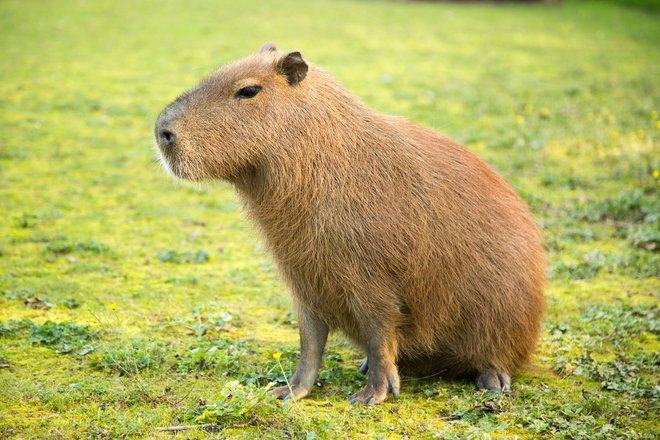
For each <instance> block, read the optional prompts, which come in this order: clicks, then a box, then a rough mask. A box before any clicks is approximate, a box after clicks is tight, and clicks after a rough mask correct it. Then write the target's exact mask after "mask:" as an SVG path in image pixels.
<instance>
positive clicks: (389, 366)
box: [350, 329, 400, 405]
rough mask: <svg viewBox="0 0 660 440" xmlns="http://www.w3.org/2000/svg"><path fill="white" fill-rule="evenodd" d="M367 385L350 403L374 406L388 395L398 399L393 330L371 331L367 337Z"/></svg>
mask: <svg viewBox="0 0 660 440" xmlns="http://www.w3.org/2000/svg"><path fill="white" fill-rule="evenodd" d="M366 346H367V361H366V363H367V365H368V375H369V376H368V378H367V385H366V386H365V387H364V389H363V390H362V391H360V392H359V393H356V394H354V395H353V396H351V398H350V401H351V403H364V404H367V405H375V404H377V403H381V402H383V401H384V400H386V399H387V396H388V394H389V393H392V394H393V395H394V397H399V387H400V381H399V372H398V371H397V368H396V354H397V342H396V335H395V333H394V331H393V330H384V329H378V330H372V331H371V334H370V335H367V343H366Z"/></svg>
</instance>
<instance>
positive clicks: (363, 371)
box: [358, 359, 369, 374]
mask: <svg viewBox="0 0 660 440" xmlns="http://www.w3.org/2000/svg"><path fill="white" fill-rule="evenodd" d="M358 371H359V372H360V374H367V372H369V362H368V361H367V359H365V360H364V362H362V365H360V370H358Z"/></svg>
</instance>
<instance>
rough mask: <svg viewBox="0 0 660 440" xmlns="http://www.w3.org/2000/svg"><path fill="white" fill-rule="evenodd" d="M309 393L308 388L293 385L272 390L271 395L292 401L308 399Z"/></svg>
mask: <svg viewBox="0 0 660 440" xmlns="http://www.w3.org/2000/svg"><path fill="white" fill-rule="evenodd" d="M309 391H310V390H308V389H307V388H304V387H302V386H300V385H293V384H292V385H291V387H289V386H288V385H287V386H285V387H278V388H273V389H272V390H270V394H271V395H273V396H275V397H277V398H278V399H283V400H287V399H291V398H293V399H294V400H298V399H302V398H303V397H307V396H308V395H309Z"/></svg>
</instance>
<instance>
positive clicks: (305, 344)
mask: <svg viewBox="0 0 660 440" xmlns="http://www.w3.org/2000/svg"><path fill="white" fill-rule="evenodd" d="M298 322H299V327H298V329H299V333H300V361H299V362H298V366H297V367H296V373H295V374H294V375H293V377H292V378H291V380H290V381H289V385H287V386H285V387H279V388H274V389H273V390H271V391H270V393H271V394H272V395H274V396H275V397H277V398H279V399H290V398H293V399H302V398H303V397H306V396H307V395H308V394H309V393H310V391H312V387H313V386H314V382H316V376H317V375H318V372H319V368H321V362H322V357H323V349H324V348H325V342H326V340H327V338H328V327H327V326H326V325H325V323H324V322H323V321H321V320H320V319H318V318H317V317H316V316H314V315H313V314H312V313H310V312H309V311H308V310H307V309H305V308H304V307H302V306H300V305H299V306H298Z"/></svg>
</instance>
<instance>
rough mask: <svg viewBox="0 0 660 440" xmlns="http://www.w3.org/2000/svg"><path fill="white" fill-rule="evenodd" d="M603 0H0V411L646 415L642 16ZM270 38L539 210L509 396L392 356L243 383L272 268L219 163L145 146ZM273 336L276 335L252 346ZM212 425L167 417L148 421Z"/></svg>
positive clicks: (252, 363) (649, 407) (553, 417)
mask: <svg viewBox="0 0 660 440" xmlns="http://www.w3.org/2000/svg"><path fill="white" fill-rule="evenodd" d="M652 14H653V13H652V12H644V11H643V10H636V9H626V8H625V7H623V6H617V5H614V4H605V3H603V2H596V3H583V2H566V3H564V4H562V5H559V6H556V5H555V6H552V5H542V4H535V5H531V6H514V5H499V6H489V5H485V4H467V5H460V4H455V3H453V4H437V3H422V2H420V3H417V2H401V3H400V2H381V1H363V2H356V1H337V2H329V1H327V2H321V1H318V2H297V1H285V2H260V1H241V2H229V1H227V2H214V1H195V2H185V1H140V2H129V1H125V0H121V1H115V2H109V1H108V2H97V1H87V2H83V1H77V2H64V1H40V2H27V1H20V0H3V1H2V2H0V47H1V48H2V49H1V50H2V54H3V56H2V60H1V61H0V209H1V214H2V215H1V216H0V437H2V438H7V437H9V438H13V437H16V438H19V437H20V438H63V439H68V438H83V437H91V438H97V437H100V438H122V437H129V438H134V437H144V438H171V437H172V436H176V437H177V438H215V437H217V438H227V437H230V438H246V439H251V438H255V436H257V435H258V436H260V437H261V438H306V439H314V438H363V437H364V438H410V439H412V438H461V439H462V438H479V439H482V438H484V439H485V438H530V439H536V438H548V439H550V438H552V439H554V438H570V439H577V438H584V439H594V438H603V439H610V438H632V439H636V438H640V439H642V438H658V437H659V436H660V425H659V424H658V420H659V417H660V414H659V398H660V386H659V382H658V380H659V379H658V378H659V365H660V359H659V354H658V353H659V352H660V342H659V340H658V334H659V332H660V316H659V315H660V314H659V309H658V299H659V295H660V281H659V277H660V252H659V249H660V226H659V225H660V197H659V195H660V176H659V175H658V170H659V168H660V148H659V147H658V144H659V140H660V118H659V116H658V111H660V90H659V88H660V83H659V81H658V79H659V78H660V47H659V46H658V42H660V25H659V23H660V21H659V20H658V18H659V16H658V15H657V13H655V15H652ZM266 41H273V42H275V43H277V44H278V46H279V47H281V48H284V49H290V50H300V51H301V52H302V53H303V55H304V56H305V57H306V58H307V59H308V60H309V61H311V62H313V63H315V64H317V65H320V66H323V67H325V68H326V69H327V70H328V71H330V72H331V73H332V74H333V75H334V76H335V77H337V78H338V79H339V80H340V81H341V82H342V83H343V84H344V85H346V86H347V87H348V88H349V89H350V90H352V91H353V92H354V93H355V94H356V95H358V96H360V97H361V98H362V99H363V100H364V101H365V102H367V103H368V104H369V105H370V106H372V107H374V108H376V109H379V110H381V111H383V112H386V113H391V114H399V115H403V116H406V117H408V118H410V119H412V120H414V121H416V122H418V123H420V124H422V125H425V126H428V127H432V128H434V129H436V130H438V131H440V132H442V133H445V134H447V135H449V136H450V137H453V138H455V139H457V140H458V141H460V142H462V143H464V144H465V145H466V146H468V147H469V148H470V149H472V150H473V151H475V152H477V153H478V154H479V155H480V156H482V157H484V158H485V159H486V160H487V161H488V162H490V163H491V164H493V165H494V166H495V167H496V168H497V169H498V170H500V171H501V172H502V173H503V174H504V175H505V176H506V178H507V179H508V180H509V182H511V184H512V185H513V186H514V187H515V188H516V190H518V191H519V192H520V193H521V194H522V196H523V197H524V199H525V200H526V201H527V202H528V203H529V205H530V206H531V208H532V211H533V212H534V215H535V216H536V218H537V219H538V221H539V223H540V224H541V225H542V227H543V229H544V234H545V239H546V247H547V250H548V271H549V274H550V282H549V286H548V288H547V296H548V312H547V318H546V320H545V324H544V331H543V337H542V340H541V342H540V344H539V350H538V353H537V354H536V355H535V356H534V358H533V360H532V363H531V365H530V366H529V367H528V368H527V369H526V370H525V371H523V372H521V373H520V374H519V375H518V376H517V379H516V380H515V381H514V384H513V393H512V394H511V395H510V396H492V395H487V394H479V393H476V392H475V390H474V385H473V384H472V383H469V382H462V381H443V380H405V381H404V382H403V385H402V390H401V397H400V399H399V400H397V401H393V400H389V401H387V402H386V403H384V404H382V405H380V406H377V407H361V406H351V405H350V404H348V402H347V397H348V396H349V395H351V394H352V393H354V392H356V391H358V390H359V389H360V388H361V386H362V385H363V383H364V381H365V379H364V378H363V377H362V376H360V375H359V374H358V373H357V369H358V366H359V364H360V361H361V360H362V356H363V355H362V354H361V353H359V352H357V351H356V350H355V349H353V348H352V347H351V346H350V344H348V343H347V342H346V341H345V340H344V339H343V338H342V337H341V336H339V335H336V336H334V337H331V340H330V343H329V346H328V349H327V351H326V356H325V358H324V359H325V365H324V368H323V370H322V372H321V375H320V379H319V383H320V384H321V386H319V387H317V388H315V389H314V391H313V393H312V395H311V396H310V398H308V399H306V400H303V401H300V402H297V403H295V404H292V403H290V402H289V403H282V402H279V401H273V400H272V399H271V398H269V397H268V396H267V395H266V394H265V390H266V387H267V384H268V383H270V382H279V383H282V382H283V380H284V374H283V373H286V374H290V373H291V372H292V369H293V366H294V365H295V361H296V359H297V357H298V354H299V352H298V337H297V330H296V322H295V317H294V316H293V315H292V312H291V301H290V297H289V294H288V292H287V291H286V289H285V288H284V287H283V285H282V284H281V283H280V281H279V280H278V276H277V273H276V271H275V269H274V266H273V263H272V261H271V259H270V257H269V256H268V255H267V254H266V253H265V251H264V249H263V247H262V245H261V244H260V240H259V237H258V236H257V234H256V233H255V230H254V229H253V228H252V226H251V225H250V223H249V221H248V219H247V218H246V215H245V214H244V213H243V212H242V210H241V205H240V202H239V201H238V200H237V197H236V195H235V194H234V192H233V191H232V188H231V187H230V186H229V185H227V184H224V183H208V184H201V185H197V186H193V185H190V184H185V183H180V182H176V181H173V180H172V178H170V177H168V176H166V174H165V173H164V171H163V170H162V169H161V168H160V166H159V165H158V164H157V163H156V162H155V161H154V159H153V158H154V147H153V145H154V143H153V140H152V132H153V124H154V122H155V119H156V116H157V115H158V113H159V111H160V110H161V109H162V108H163V107H164V106H165V105H166V104H168V103H169V102H170V101H171V100H172V99H174V98H175V97H176V96H177V95H178V94H179V93H181V92H182V91H184V90H185V89H187V88H189V87H191V86H193V85H195V84H196V82H197V81H199V80H200V79H202V78H203V76H204V75H205V74H206V73H208V72H210V71H212V70H214V69H215V68H216V67H217V66H219V65H221V64H223V63H225V62H227V61H230V60H233V59H235V58H238V57H241V56H244V55H247V54H248V53H251V52H254V51H256V50H257V49H258V48H259V46H260V45H261V44H262V43H264V42H266ZM274 353H281V358H280V359H275V358H274V357H273V354H274ZM200 424H211V425H213V426H212V427H208V426H207V427H206V428H203V427H198V428H196V429H192V430H188V431H183V432H179V433H176V434H172V433H169V432H161V431H157V430H156V428H158V427H167V426H172V425H200Z"/></svg>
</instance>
